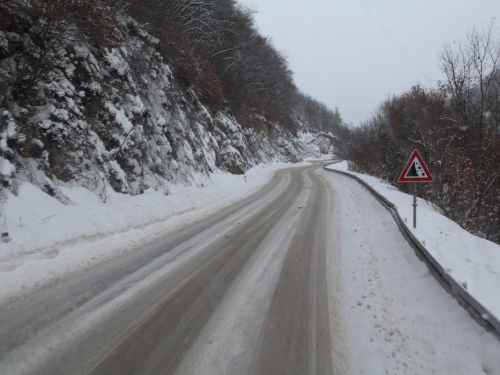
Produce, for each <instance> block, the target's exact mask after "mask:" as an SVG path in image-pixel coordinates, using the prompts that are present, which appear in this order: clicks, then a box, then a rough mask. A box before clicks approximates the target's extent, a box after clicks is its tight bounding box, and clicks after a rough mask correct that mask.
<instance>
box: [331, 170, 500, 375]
mask: <svg viewBox="0 0 500 375" xmlns="http://www.w3.org/2000/svg"><path fill="white" fill-rule="evenodd" d="M332 167H335V168H339V169H343V170H345V169H346V163H342V164H340V165H336V166H332ZM322 174H323V176H325V177H326V178H327V179H328V180H329V181H330V184H331V185H332V186H333V189H334V191H335V201H334V204H333V209H334V210H335V211H336V212H337V215H334V217H333V219H332V224H331V228H332V230H331V233H330V236H331V238H330V239H329V243H331V244H332V245H331V248H330V251H329V252H328V254H327V267H328V269H329V272H328V277H329V280H328V281H329V283H328V287H329V290H328V291H329V302H330V315H331V319H330V322H331V323H330V324H331V326H330V329H331V338H332V341H333V350H334V354H335V355H334V363H333V365H334V367H335V370H336V373H339V374H398V375H399V374H454V375H457V374H463V375H467V374H500V356H499V355H498V354H499V353H500V342H499V341H498V340H497V339H496V338H495V337H494V336H493V335H492V334H491V333H488V332H487V331H486V330H485V329H483V328H482V327H480V326H479V325H478V324H477V323H476V322H475V321H474V320H473V319H472V318H471V317H470V316H469V314H468V313H467V312H466V311H465V310H464V309H463V308H462V307H461V306H460V305H459V304H458V302H457V301H456V300H454V299H453V298H452V297H451V296H450V295H448V294H447V293H446V292H445V291H444V290H443V289H442V288H441V286H440V285H439V283H438V282H437V281H436V280H435V279H434V277H433V276H432V275H431V274H430V272H429V270H428V268H427V266H426V265H425V264H424V263H423V262H421V261H420V260H419V259H418V258H417V256H416V255H415V252H414V250H413V249H412V248H411V247H410V246H409V245H408V244H407V243H406V240H405V239H404V238H403V236H402V235H401V233H400V232H399V229H398V227H397V225H396V224H395V222H394V219H393V218H392V216H391V214H390V213H389V211H387V210H385V209H384V208H383V207H382V205H381V204H380V202H379V201H377V200H376V199H375V198H374V197H373V196H371V194H370V193H369V192H368V191H367V190H366V189H365V188H364V187H362V185H361V184H359V183H358V182H357V181H355V180H353V179H350V178H349V177H346V176H341V175H339V174H334V173H331V172H326V171H325V172H322ZM357 176H359V177H361V178H363V179H364V180H366V181H369V183H370V185H373V187H374V188H375V189H376V190H378V191H379V192H381V193H382V195H386V196H388V198H390V200H391V201H393V202H398V203H400V204H403V203H404V204H406V203H408V204H410V200H409V199H407V198H408V197H404V196H403V194H402V193H399V192H397V191H395V190H394V188H393V187H390V186H389V185H386V184H384V183H383V182H381V181H379V180H377V179H374V178H370V177H369V176H364V175H359V174H357ZM399 195H401V196H400V199H401V200H397V197H398V196H399ZM420 203H421V205H420V206H419V209H420V211H421V215H420V222H423V221H425V220H432V221H433V224H434V225H435V226H436V227H437V229H435V230H431V227H430V226H429V227H426V226H424V225H422V229H421V230H420V229H419V230H417V231H416V233H417V234H418V235H419V236H422V233H427V232H423V231H424V230H427V231H428V232H429V233H428V234H426V235H425V239H426V244H427V243H428V242H430V243H432V244H436V243H437V242H435V241H434V240H435V239H436V238H438V237H440V236H444V237H446V238H449V237H452V236H460V239H462V240H463V239H464V238H466V237H468V236H467V234H464V233H461V229H460V228H458V226H453V225H451V224H449V223H448V224H447V225H444V224H442V223H447V219H446V218H442V217H439V216H433V215H431V213H434V211H432V208H431V207H430V206H429V205H426V204H423V202H422V201H420ZM409 210H411V206H410V208H409ZM425 211H429V213H428V214H429V216H426V214H424V212H425ZM402 212H406V214H407V213H408V212H409V211H405V210H404V209H402ZM336 218H337V219H336ZM440 231H443V233H442V234H441V233H440ZM445 233H446V234H447V235H448V236H445V235H444V234H445ZM420 238H422V237H420ZM481 243H482V242H481ZM448 244H450V243H448ZM452 244H453V246H458V250H457V249H456V248H450V249H447V248H446V245H444V246H443V245H441V246H443V247H441V250H442V251H445V250H446V249H447V250H448V252H455V253H458V252H460V251H462V250H460V248H461V247H465V246H466V245H468V244H470V242H468V243H464V245H463V246H461V244H460V243H458V242H453V243H452ZM436 247H437V245H436ZM436 247H434V246H433V247H432V248H433V249H435V248H436ZM473 250H474V249H473ZM475 250H476V251H478V250H479V249H475ZM463 251H465V250H463ZM459 263H460V262H459V261H457V262H456V263H455V264H456V267H457V269H466V267H463V268H461V267H459V266H458V264H459ZM466 263H467V262H466ZM487 273H488V272H487ZM463 275H464V276H465V275H466V274H465V273H463ZM470 276H471V279H474V278H473V277H472V275H470ZM475 282H477V280H475V279H474V283H475ZM497 286H498V284H497ZM489 297H490V299H491V300H492V301H493V302H494V303H495V302H496V301H495V300H496V299H497V298H498V289H497V293H496V294H494V293H493V294H490V296H489Z"/></svg>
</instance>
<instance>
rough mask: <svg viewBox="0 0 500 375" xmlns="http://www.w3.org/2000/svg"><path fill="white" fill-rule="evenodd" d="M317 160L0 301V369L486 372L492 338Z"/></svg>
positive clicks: (496, 370) (370, 205) (375, 211)
mask: <svg viewBox="0 0 500 375" xmlns="http://www.w3.org/2000/svg"><path fill="white" fill-rule="evenodd" d="M321 167H322V164H321V163H317V164H315V165H312V166H308V167H300V168H291V169H286V170H282V171H280V172H278V173H277V174H276V178H275V179H274V180H273V181H272V182H271V183H270V184H269V185H267V186H266V187H265V188H263V189H262V191H260V192H259V193H258V194H256V195H254V196H253V197H251V198H249V199H247V200H245V201H242V202H241V203H239V204H236V205H234V206H232V207H230V208H228V209H226V210H224V211H222V212H219V213H218V214H216V215H214V216H212V217H210V218H208V219H206V220H203V221H200V222H199V223H198V224H196V225H194V226H191V227H189V228H187V229H185V230H183V231H182V232H179V233H177V234H175V235H173V236H170V237H169V238H168V239H166V240H164V241H162V242H161V243H156V244H154V245H151V246H147V247H144V248H142V249H139V250H138V251H136V252H132V253H130V254H128V255H125V256H122V257H120V258H117V259H114V260H113V261H109V262H107V263H105V264H101V265H100V266H98V267H95V268H93V269H91V270H89V271H82V273H81V274H79V275H74V276H72V277H68V278H67V279H65V280H60V281H59V282H57V283H55V284H54V285H52V286H49V287H47V288H45V289H43V290H41V291H39V292H37V294H36V295H32V296H31V297H29V298H24V299H19V300H17V301H16V302H13V303H10V304H9V305H3V306H0V374H8V375H16V374H42V375H43V374H47V375H49V374H50V375H54V374H64V375H66V374H93V375H98V374H106V375H112V374H119V375H124V374H155V375H156V374H273V375H274V374H374V373H376V374H383V373H384V374H385V373H387V374H408V375H410V374H432V373H434V374H464V375H465V374H482V373H488V374H497V375H500V357H499V356H498V353H499V352H500V342H499V341H497V340H496V339H495V337H494V336H493V335H491V334H490V333H488V332H486V331H485V330H484V329H483V328H481V327H480V326H479V325H477V324H476V323H475V322H474V321H473V320H472V319H470V317H469V316H468V315H467V312H466V311H465V310H464V309H462V308H461V307H460V306H459V305H458V304H457V302H456V301H455V300H454V299H453V298H452V297H450V296H449V295H448V294H446V293H445V292H444V291H443V290H442V289H441V287H440V285H439V284H438V283H437V282H436V280H435V279H434V278H433V277H432V276H431V274H430V273H429V271H428V269H427V267H426V266H425V264H424V263H422V262H420V261H419V260H418V258H417V257H416V256H415V253H414V251H413V250H412V249H411V248H410V247H409V246H408V244H407V243H406V241H405V240H404V238H403V237H402V236H401V234H400V232H399V229H398V227H397V225H396V224H395V223H394V220H393V218H392V216H391V214H390V213H389V212H388V211H387V210H385V209H384V208H382V206H381V205H380V203H379V202H378V201H377V200H376V199H374V198H373V197H372V196H371V195H370V194H369V193H368V192H367V191H366V189H364V188H362V187H361V186H360V185H359V184H358V183H357V182H355V181H353V180H351V179H350V178H347V177H342V176H338V175H336V174H333V173H328V172H326V171H323V170H321Z"/></svg>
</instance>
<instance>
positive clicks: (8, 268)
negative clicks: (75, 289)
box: [0, 162, 308, 302]
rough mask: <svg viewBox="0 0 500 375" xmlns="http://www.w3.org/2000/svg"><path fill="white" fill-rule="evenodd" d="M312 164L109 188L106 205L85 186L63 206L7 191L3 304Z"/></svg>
mask: <svg viewBox="0 0 500 375" xmlns="http://www.w3.org/2000/svg"><path fill="white" fill-rule="evenodd" d="M301 165H308V163H301V164H293V165H292V164H285V163H277V162H276V163H272V164H268V165H259V166H257V167H254V168H252V169H250V170H249V171H247V173H246V174H245V175H232V174H229V173H223V172H220V171H219V172H216V173H214V174H212V175H210V178H208V177H206V176H202V175H198V176H197V177H196V178H195V181H194V183H193V185H192V186H182V185H172V186H170V188H169V191H170V194H169V195H168V196H166V195H165V194H163V193H161V192H157V191H154V190H153V189H148V190H146V191H145V192H144V194H141V195H136V196H131V195H127V194H120V193H116V192H114V191H113V190H112V189H111V188H109V189H108V196H107V201H106V203H103V201H102V199H101V198H100V197H98V196H97V195H96V194H95V193H93V192H91V191H89V190H87V189H84V188H82V187H61V191H62V193H63V194H64V195H65V196H67V197H68V198H69V199H70V201H71V203H70V204H68V205H64V204H62V203H61V202H60V201H58V200H57V199H55V198H52V197H50V196H49V195H47V194H45V193H43V192H42V191H41V190H40V189H38V188H36V187H35V186H33V185H32V184H30V183H28V182H22V183H21V185H20V187H19V191H18V195H17V196H14V195H13V194H11V193H10V192H7V197H6V199H4V204H3V207H2V217H1V220H2V224H3V225H2V232H8V233H9V237H10V238H11V241H10V242H7V243H2V242H0V284H1V285H2V288H0V302H2V301H6V300H8V299H9V298H15V297H16V296H18V295H21V294H24V293H27V292H30V291H34V290H37V289H38V288H40V287H43V286H44V285H47V284H49V283H50V282H52V281H54V280H55V279H60V278H63V277H65V276H67V275H69V274H72V273H77V272H83V271H84V270H85V269H88V268H90V267H93V266H95V265H96V264H98V263H102V262H105V261H107V260H109V259H112V258H114V257H117V256H120V255H122V254H124V253H126V252H129V251H131V250H133V249H136V248H138V247H139V246H143V245H145V244H147V243H152V242H155V241H158V240H160V239H161V238H164V237H166V236H168V235H170V234H171V233H173V232H176V231H178V230H180V229H182V228H184V227H186V226H189V225H192V224H193V223H195V222H197V221H200V220H202V219H204V218H206V217H208V216H210V215H211V214H213V213H215V212H217V211H220V210H221V209H223V208H224V207H228V206H230V205H232V204H234V203H236V202H238V201H241V200H243V199H244V198H246V197H249V196H251V195H252V194H254V193H256V192H257V191H258V190H259V189H261V188H262V187H263V186H264V185H265V184H267V183H268V182H269V181H270V180H271V179H272V178H273V177H274V174H275V172H276V171H277V170H278V169H282V168H285V167H292V166H301Z"/></svg>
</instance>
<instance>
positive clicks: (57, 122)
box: [0, 19, 330, 204]
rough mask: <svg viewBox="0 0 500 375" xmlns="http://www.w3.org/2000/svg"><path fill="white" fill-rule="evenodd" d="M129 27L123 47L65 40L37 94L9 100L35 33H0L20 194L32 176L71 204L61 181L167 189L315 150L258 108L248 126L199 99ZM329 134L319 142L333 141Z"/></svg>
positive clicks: (6, 121) (5, 115) (5, 133)
mask: <svg viewBox="0 0 500 375" xmlns="http://www.w3.org/2000/svg"><path fill="white" fill-rule="evenodd" d="M124 30H125V31H124V32H123V34H124V40H125V41H124V43H123V45H122V47H120V48H115V49H112V48H94V47H92V46H90V45H88V44H87V43H83V42H81V41H78V40H77V39H75V40H71V41H69V40H68V41H66V42H65V43H60V45H58V46H57V48H55V49H54V52H53V53H51V56H50V58H51V59H52V60H51V61H53V62H54V61H55V63H54V66H53V68H52V70H51V71H50V73H48V74H46V76H45V78H44V79H41V80H40V81H39V82H38V84H37V92H36V100H32V101H26V102H23V101H19V100H14V99H13V96H12V88H11V85H9V84H8V82H9V79H11V78H12V74H13V69H12V65H13V64H14V65H15V64H16V61H15V59H13V58H11V57H9V56H11V55H12V54H13V51H14V50H15V49H16V48H18V47H19V45H20V43H24V44H26V43H29V40H30V37H31V36H30V34H29V32H25V33H22V32H21V31H22V30H19V33H15V32H8V33H6V32H0V46H1V47H2V49H3V50H2V51H1V52H2V53H1V56H0V57H2V58H3V59H1V62H0V70H1V74H0V80H2V84H1V85H0V86H1V88H0V89H1V91H0V98H1V101H0V102H1V105H2V118H1V121H2V124H1V125H2V129H1V134H0V137H1V142H0V148H1V152H2V158H1V159H0V160H1V163H2V168H1V172H2V178H3V182H4V186H6V187H9V188H10V189H11V191H12V192H13V193H14V194H17V191H18V185H19V183H21V182H22V181H29V182H30V183H31V184H33V185H34V186H37V187H39V188H41V189H42V190H43V191H44V192H46V193H48V194H50V195H52V196H54V197H56V198H57V199H59V200H60V201H61V202H63V203H65V204H71V199H70V197H69V196H67V195H65V194H64V193H63V190H62V189H61V187H62V186H64V187H72V186H78V187H84V188H86V189H88V190H90V191H93V192H95V193H96V194H97V195H98V196H99V197H100V199H101V200H102V201H104V202H106V201H107V200H108V197H109V195H110V189H112V190H114V191H115V192H119V193H124V194H132V195H136V194H142V193H143V192H145V191H146V190H147V189H149V188H153V189H154V190H157V191H158V190H159V191H163V192H165V193H167V194H168V192H169V186H170V185H171V184H181V185H186V186H189V185H192V184H193V183H195V179H196V178H195V176H198V175H199V174H200V173H201V174H203V175H206V176H209V175H210V174H211V173H213V172H215V171H216V170H221V171H228V172H230V173H233V174H242V173H244V172H245V171H247V170H248V169H250V168H252V167H254V166H256V165H257V164H259V163H269V162H271V161H275V160H276V161H281V162H298V161H301V160H302V159H303V158H304V157H305V156H313V155H314V156H319V151H320V149H319V147H318V145H317V144H316V143H315V142H313V144H312V145H311V139H308V140H307V142H301V141H299V140H298V139H297V138H296V137H295V136H294V135H293V134H291V133H290V132H289V131H286V130H285V129H283V128H282V127H281V126H280V125H278V124H275V123H271V122H269V121H267V120H266V119H265V118H264V117H262V116H259V115H257V114H256V115H255V116H254V124H253V126H252V127H248V126H247V127H242V126H241V125H240V124H239V123H238V121H237V120H236V119H235V117H234V116H233V115H232V114H231V110H230V109H229V108H227V107H226V108H222V109H221V110H219V111H215V110H214V109H212V108H210V107H209V106H207V105H204V104H202V103H201V102H200V100H199V97H198V95H197V93H195V92H194V91H193V90H192V89H190V88H188V87H185V86H183V85H182V84H180V82H179V81H178V80H177V79H176V77H175V76H174V74H173V73H172V70H171V69H170V67H169V64H168V62H167V61H166V60H165V58H164V57H163V56H164V55H163V54H162V53H160V52H159V42H158V40H157V39H155V38H153V37H152V36H150V35H149V34H148V33H146V32H145V31H144V30H143V29H141V27H140V25H139V24H137V23H136V22H135V21H133V20H132V19H128V20H126V21H124ZM130 30H133V32H132V31H130ZM40 52H41V51H40ZM32 53H33V54H34V56H31V57H33V58H35V59H36V58H37V56H35V55H36V50H35V51H34V52H32ZM302 138H303V137H302ZM316 139H317V137H316ZM325 139H327V138H324V137H322V138H321V141H322V144H321V145H320V147H321V150H329V149H330V147H329V145H326V146H325V144H324V143H325ZM313 141H314V140H313ZM327 143H328V142H327ZM4 196H5V194H4Z"/></svg>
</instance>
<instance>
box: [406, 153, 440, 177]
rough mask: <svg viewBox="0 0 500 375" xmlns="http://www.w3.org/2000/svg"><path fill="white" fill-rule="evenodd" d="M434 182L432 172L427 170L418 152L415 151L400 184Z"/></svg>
mask: <svg viewBox="0 0 500 375" xmlns="http://www.w3.org/2000/svg"><path fill="white" fill-rule="evenodd" d="M432 180H433V178H432V175H431V172H429V170H428V169H427V166H426V165H425V163H424V160H423V159H422V157H421V156H420V154H419V152H418V150H415V151H413V154H411V157H410V160H408V163H406V167H405V169H403V173H401V176H399V179H398V182H430V181H432Z"/></svg>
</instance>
